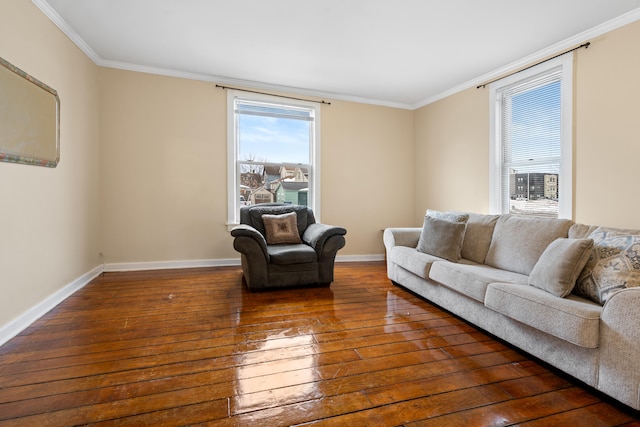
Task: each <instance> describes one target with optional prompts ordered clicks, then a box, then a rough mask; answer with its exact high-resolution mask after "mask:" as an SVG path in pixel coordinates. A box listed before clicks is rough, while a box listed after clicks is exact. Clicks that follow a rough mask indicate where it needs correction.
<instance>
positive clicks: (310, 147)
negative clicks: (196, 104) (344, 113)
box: [228, 91, 320, 224]
mask: <svg viewBox="0 0 640 427" xmlns="http://www.w3.org/2000/svg"><path fill="white" fill-rule="evenodd" d="M319 118H320V108H319V106H318V105H316V104H314V103H311V102H305V101H290V100H288V99H286V98H278V97H272V96H266V95H262V96H261V95H251V96H244V93H242V92H238V91H230V92H229V95H228V119H229V120H228V121H229V123H228V183H229V190H228V194H229V198H228V223H229V224H236V223H237V222H238V220H239V212H240V207H241V206H245V205H255V204H261V203H285V204H292V205H305V206H309V207H311V208H312V209H314V211H315V213H316V216H318V214H319V203H320V199H319V196H320V191H319V182H320V179H319V158H320V156H319V148H320V141H319Z"/></svg>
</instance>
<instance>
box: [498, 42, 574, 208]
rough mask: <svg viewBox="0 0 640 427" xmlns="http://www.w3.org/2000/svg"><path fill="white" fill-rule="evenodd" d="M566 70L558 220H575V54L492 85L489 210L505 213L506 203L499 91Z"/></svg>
mask: <svg viewBox="0 0 640 427" xmlns="http://www.w3.org/2000/svg"><path fill="white" fill-rule="evenodd" d="M559 66H561V67H562V83H563V84H562V94H561V102H562V104H561V105H562V106H561V115H562V117H561V120H562V124H563V125H562V129H561V134H560V152H561V156H562V160H561V162H560V185H559V187H558V193H559V194H560V197H559V200H558V218H567V219H572V218H573V52H569V53H567V54H565V55H562V56H561V57H558V58H555V59H552V60H550V61H547V62H545V63H542V64H540V65H536V66H535V67H532V68H530V69H528V70H525V71H522V72H519V73H516V74H514V75H512V76H509V77H505V78H504V79H501V80H499V81H497V82H494V83H492V84H491V85H489V123H490V126H489V141H490V143H489V209H490V212H491V213H492V214H501V213H503V212H502V200H501V197H502V196H501V191H500V185H501V182H500V179H501V174H500V164H501V160H500V153H501V152H502V147H501V139H500V135H501V131H500V130H501V129H500V117H499V114H498V112H499V111H500V110H499V108H500V105H499V104H500V99H499V96H498V92H499V91H500V90H501V89H503V88H505V87H506V86H511V85H513V84H514V83H517V82H519V81H521V80H525V79H528V78H531V77H533V76H535V75H538V74H541V73H544V72H546V71H549V70H551V69H553V68H557V67H559Z"/></svg>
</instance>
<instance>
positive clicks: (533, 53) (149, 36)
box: [32, 0, 640, 108]
mask: <svg viewBox="0 0 640 427" xmlns="http://www.w3.org/2000/svg"><path fill="white" fill-rule="evenodd" d="M32 1H33V3H34V4H36V6H38V7H39V8H40V9H41V10H42V11H43V12H44V13H45V14H46V15H47V16H49V18H50V19H51V20H52V21H53V22H54V23H56V24H57V25H58V26H59V27H60V28H61V29H62V30H63V31H64V32H65V33H66V34H67V35H68V36H69V37H70V38H71V39H72V40H73V41H74V42H75V43H76V44H77V45H78V46H80V48H81V49H82V50H83V51H84V52H85V53H87V55H89V57H90V58H92V59H93V60H94V61H95V62H96V63H97V64H98V65H102V66H107V67H115V68H122V69H130V70H138V71H146V72H151V73H158V74H167V75H174V76H181V77H187V78H195V79H201V80H206V81H212V82H216V83H222V84H227V85H228V84H237V85H243V86H245V87H247V86H248V87H251V88H262V89H275V90H278V89H280V90H285V91H287V92H290V93H295V94H304V95H317V96H321V97H327V98H335V99H346V100H354V101H361V102H368V103H373V104H381V105H390V106H396V107H401V108H416V107H419V106H421V105H425V104H427V103H429V102H432V101H433V100H436V99H439V98H441V97H443V96H445V95H448V94H451V93H455V92H456V91H458V90H461V89H464V88H467V87H470V86H472V85H475V84H479V83H481V82H482V81H483V80H487V79H491V78H493V77H495V76H497V75H499V74H501V73H504V72H505V71H508V70H511V69H515V68H517V67H521V66H523V65H527V64H528V63H530V62H532V61H535V60H538V59H541V58H543V57H545V56H548V55H550V54H554V53H556V52H560V51H562V50H566V49H568V48H571V47H573V46H574V45H577V44H580V43H582V42H584V41H587V39H588V38H589V37H594V36H596V35H598V34H601V33H603V32H605V31H609V30H611V29H613V28H617V27H619V26H621V25H624V24H626V23H628V22H632V21H635V20H637V19H640V0H536V1H531V0H484V1H480V0H393V1H392V0H315V1H309V0H307V1H304V0H32ZM591 48H592V49H597V46H596V45H595V44H594V45H593V47H591Z"/></svg>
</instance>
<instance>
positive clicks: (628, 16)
mask: <svg viewBox="0 0 640 427" xmlns="http://www.w3.org/2000/svg"><path fill="white" fill-rule="evenodd" d="M31 2H32V3H33V4H34V5H35V6H36V7H38V9H40V10H41V11H42V13H44V14H45V15H46V16H47V17H48V18H49V19H50V20H51V21H52V22H53V23H54V24H55V25H56V26H57V27H58V28H59V29H60V30H61V31H62V32H63V33H64V34H65V35H66V36H67V37H69V39H71V41H72V42H73V43H75V44H76V46H78V47H79V48H80V50H82V51H83V52H84V53H85V54H86V55H87V56H88V57H89V58H90V59H91V60H92V61H93V62H94V63H95V64H96V65H98V66H101V67H107V68H115V69H120V70H127V71H136V72H141V73H148V74H157V75H162V76H169V77H178V78H184V79H190V80H200V81H207V82H215V83H222V84H226V85H236V86H242V87H245V88H249V89H258V90H266V91H272V92H282V93H287V94H294V95H303V96H311V97H317V98H327V99H332V100H340V101H347V102H357V103H362V104H372V105H379V106H383V107H392V108H400V109H405V110H417V109H418V108H421V107H424V106H426V105H429V104H432V103H434V102H436V101H439V100H441V99H444V98H447V97H449V96H451V95H455V94H456V93H458V92H462V91H463V90H466V89H469V88H471V87H475V86H478V85H481V84H483V83H484V82H487V81H490V80H494V79H496V78H498V77H500V76H503V75H505V74H509V73H512V72H514V71H516V70H518V69H521V68H524V67H526V66H528V65H530V64H532V63H535V62H537V61H540V60H542V59H544V58H547V57H549V56H552V55H555V54H557V53H558V52H560V51H562V50H566V49H569V48H572V47H574V46H575V45H578V44H581V43H584V42H586V41H588V39H591V38H595V37H598V36H600V35H602V34H605V33H607V32H609V31H612V30H615V29H617V28H620V27H623V26H625V25H627V24H630V23H632V22H635V21H637V20H638V19H640V7H639V8H636V9H634V10H632V11H630V12H627V13H625V14H624V15H620V16H618V17H617V18H614V19H611V20H609V21H607V22H604V23H602V24H600V25H597V26H595V27H593V28H591V29H589V30H586V31H583V32H581V33H579V34H576V35H575V36H573V37H570V38H568V39H565V40H563V41H561V42H559V43H556V44H554V45H551V46H549V47H547V48H545V49H542V50H540V51H538V52H535V53H533V54H531V55H528V56H526V57H524V58H521V59H519V60H517V61H515V62H512V63H510V64H508V65H506V66H504V67H500V68H498V69H495V70H493V71H490V72H489V73H486V74H483V75H481V76H479V77H477V78H475V79H472V80H469V81H467V82H465V83H462V84H459V85H457V86H454V87H452V88H450V89H448V90H446V91H443V92H440V93H438V94H436V95H434V96H431V97H429V98H426V99H424V100H422V101H420V102H418V103H415V104H405V103H400V102H391V101H387V100H380V99H372V98H366V97H359V96H352V95H348V94H340V93H332V92H325V91H318V90H311V89H303V88H297V87H292V86H285V85H276V84H269V83H262V82H257V81H251V80H242V79H234V78H230V77H221V76H215V75H209V74H199V73H191V72H186V71H180V70H173V69H166V68H159V67H151V66H145V65H137V64H130V63H124V62H118V61H110V60H105V59H102V58H101V57H100V56H99V55H98V54H97V53H96V52H95V51H94V50H93V49H91V47H90V46H89V45H88V44H87V43H86V42H85V41H84V40H83V39H82V37H80V35H78V33H76V32H75V30H73V28H71V27H70V26H69V24H67V23H66V21H65V20H64V19H62V17H61V16H60V15H59V14H58V13H57V12H56V11H55V10H54V9H53V8H52V7H51V6H50V5H49V3H47V1H46V0H31Z"/></svg>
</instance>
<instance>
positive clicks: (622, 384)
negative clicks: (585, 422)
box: [598, 288, 640, 409]
mask: <svg viewBox="0 0 640 427" xmlns="http://www.w3.org/2000/svg"><path fill="white" fill-rule="evenodd" d="M638 307H640V288H627V289H623V290H620V291H618V292H616V293H615V294H613V295H612V296H611V297H610V298H609V300H607V302H606V304H605V305H604V308H603V309H602V315H601V318H600V367H599V370H598V389H599V390H602V391H604V392H605V393H607V394H609V395H611V396H613V397H615V398H616V399H618V400H620V401H621V402H623V403H625V404H627V405H629V406H631V407H632V408H634V409H640V358H639V357H638V355H639V354H640V310H639V309H638Z"/></svg>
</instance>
